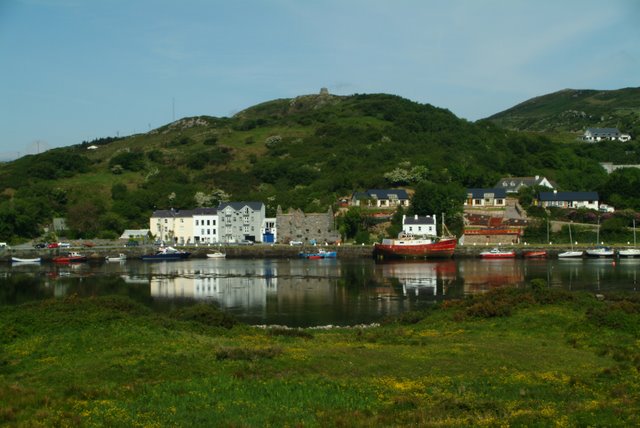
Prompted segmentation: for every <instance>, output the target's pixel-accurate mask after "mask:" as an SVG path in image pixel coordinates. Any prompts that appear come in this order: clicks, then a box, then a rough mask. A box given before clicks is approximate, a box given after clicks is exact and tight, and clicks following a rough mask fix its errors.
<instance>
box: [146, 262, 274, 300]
mask: <svg viewBox="0 0 640 428" xmlns="http://www.w3.org/2000/svg"><path fill="white" fill-rule="evenodd" d="M220 262H224V260H221V261H220ZM150 286H151V295H152V296H153V297H157V298H165V299H204V300H215V301H216V302H218V304H219V305H220V306H221V307H224V308H233V307H254V308H255V307H265V306H266V301H267V296H268V295H269V294H276V293H277V288H278V279H277V268H276V267H275V266H273V265H272V263H271V262H270V261H269V260H265V261H264V263H263V264H257V263H251V264H241V263H235V264H230V263H226V264H225V265H224V266H223V265H221V263H216V261H204V262H202V261H200V262H195V263H162V264H158V266H157V268H156V270H155V271H154V274H153V276H152V277H151V284H150Z"/></svg>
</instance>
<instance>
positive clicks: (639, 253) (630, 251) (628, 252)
mask: <svg viewBox="0 0 640 428" xmlns="http://www.w3.org/2000/svg"><path fill="white" fill-rule="evenodd" d="M618 256H620V257H629V258H632V257H640V248H636V220H635V219H633V248H624V249H622V250H618Z"/></svg>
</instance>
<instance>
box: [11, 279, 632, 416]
mask: <svg viewBox="0 0 640 428" xmlns="http://www.w3.org/2000/svg"><path fill="white" fill-rule="evenodd" d="M598 297H599V298H596V296H593V295H589V294H575V293H568V292H565V291H561V290H549V289H535V287H534V289H529V290H523V289H501V290H495V291H492V292H490V293H488V294H485V295H483V296H476V297H473V298H469V299H465V300H463V301H460V302H448V303H446V304H444V305H442V306H440V307H438V308H434V309H432V310H429V311H428V312H425V313H416V312H413V313H408V314H405V315H404V316H402V318H400V319H398V320H394V321H392V322H388V323H384V324H383V325H382V326H379V327H372V328H351V329H333V330H317V329H304V330H289V329H283V328H274V329H260V328H254V327H248V326H242V325H238V324H236V323H235V322H234V320H233V319H230V318H228V317H227V316H225V315H224V314H222V313H220V312H218V311H217V310H215V308H212V307H211V306H204V305H199V306H195V307H192V308H189V309H182V310H180V311H177V312H175V313H173V314H171V315H158V314H154V313H151V312H150V311H149V310H147V309H146V308H145V307H143V306H140V305H138V304H136V303H134V302H132V301H129V300H126V299H122V298H116V297H108V298H92V299H80V298H74V297H70V298H66V299H64V300H48V301H44V302H37V303H32V304H25V305H22V306H16V307H3V308H0V344H1V352H0V425H3V424H7V425H13V426H30V427H31V426H146V427H147V426H148V427H153V426H189V425H196V426H404V425H417V426H469V425H475V426H505V425H528V426H554V425H555V426H587V425H591V426H638V425H640V408H639V401H640V399H639V397H640V375H639V370H640V346H639V344H640V337H639V336H640V299H639V298H638V296H637V295H630V296H629V295H628V296H617V295H607V296H604V299H603V298H602V296H598Z"/></svg>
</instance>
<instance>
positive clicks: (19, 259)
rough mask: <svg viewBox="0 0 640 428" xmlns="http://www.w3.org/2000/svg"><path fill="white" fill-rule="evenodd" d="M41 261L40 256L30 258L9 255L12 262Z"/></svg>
mask: <svg viewBox="0 0 640 428" xmlns="http://www.w3.org/2000/svg"><path fill="white" fill-rule="evenodd" d="M41 261H42V259H41V258H40V257H35V258H32V259H23V258H20V257H11V262H12V263H25V264H26V263H40V262H41Z"/></svg>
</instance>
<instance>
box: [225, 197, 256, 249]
mask: <svg viewBox="0 0 640 428" xmlns="http://www.w3.org/2000/svg"><path fill="white" fill-rule="evenodd" d="M218 217H219V224H220V230H219V237H220V242H228V243H233V242H241V241H253V242H262V234H261V229H262V228H263V221H264V218H265V206H264V203H262V202H225V203H222V204H220V205H219V206H218Z"/></svg>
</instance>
